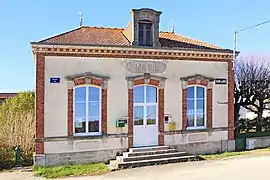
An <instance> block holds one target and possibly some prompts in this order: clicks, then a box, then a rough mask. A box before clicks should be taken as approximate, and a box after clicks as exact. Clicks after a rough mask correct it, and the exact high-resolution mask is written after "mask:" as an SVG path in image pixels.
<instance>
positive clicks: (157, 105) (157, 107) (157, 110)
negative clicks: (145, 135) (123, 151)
mask: <svg viewBox="0 0 270 180" xmlns="http://www.w3.org/2000/svg"><path fill="white" fill-rule="evenodd" d="M140 86H141V87H143V89H144V98H143V99H144V102H143V103H134V96H133V119H132V123H133V147H135V146H136V145H135V133H136V131H135V128H136V126H138V129H139V128H143V127H144V130H146V131H147V126H150V127H151V126H152V127H153V126H155V127H156V129H157V130H156V131H157V132H156V137H155V138H157V142H156V144H152V145H151V146H155V145H158V134H159V88H158V87H157V86H154V85H151V84H140V85H136V86H134V87H133V89H134V88H136V87H140ZM147 86H150V87H154V88H155V89H156V102H155V103H147V102H146V97H147V96H146V93H147ZM154 105H155V106H156V123H155V124H154V125H153V124H152V125H151V124H150V125H147V107H148V106H154ZM136 106H141V107H143V125H134V122H135V117H134V111H135V107H136ZM150 137H153V136H150ZM143 146H144V145H143ZM143 146H140V147H143ZM145 146H148V145H147V144H146V145H145ZM136 147H139V146H136Z"/></svg>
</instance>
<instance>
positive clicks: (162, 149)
mask: <svg viewBox="0 0 270 180" xmlns="http://www.w3.org/2000/svg"><path fill="white" fill-rule="evenodd" d="M198 160H200V158H199V157H198V156H194V155H190V154H188V153H186V152H181V151H178V150H177V149H171V148H169V147H168V146H155V147H143V148H130V149H129V152H124V153H123V155H122V156H117V157H116V160H112V161H110V164H109V168H111V169H124V168H134V167H142V166H151V165H158V164H168V163H178V162H188V161H198Z"/></svg>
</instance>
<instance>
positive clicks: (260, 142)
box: [246, 136, 270, 149]
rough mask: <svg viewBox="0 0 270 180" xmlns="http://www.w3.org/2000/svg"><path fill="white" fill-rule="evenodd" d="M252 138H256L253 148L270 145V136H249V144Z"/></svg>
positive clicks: (247, 141)
mask: <svg viewBox="0 0 270 180" xmlns="http://www.w3.org/2000/svg"><path fill="white" fill-rule="evenodd" d="M250 140H255V142H254V144H253V145H254V146H253V148H251V149H256V148H265V147H270V136H266V137H255V138H247V139H246V144H247V145H248V143H249V141H250Z"/></svg>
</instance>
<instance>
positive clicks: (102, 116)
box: [101, 89, 108, 135]
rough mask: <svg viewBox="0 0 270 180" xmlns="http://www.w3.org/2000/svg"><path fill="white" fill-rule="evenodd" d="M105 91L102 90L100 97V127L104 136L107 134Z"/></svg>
mask: <svg viewBox="0 0 270 180" xmlns="http://www.w3.org/2000/svg"><path fill="white" fill-rule="evenodd" d="M107 91H108V90H107V89H102V97H101V103H102V104H101V106H102V107H101V113H102V114H101V125H102V134H103V135H105V134H107V127H108V122H107V106H108V103H107Z"/></svg>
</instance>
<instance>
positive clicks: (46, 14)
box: [0, 0, 270, 92]
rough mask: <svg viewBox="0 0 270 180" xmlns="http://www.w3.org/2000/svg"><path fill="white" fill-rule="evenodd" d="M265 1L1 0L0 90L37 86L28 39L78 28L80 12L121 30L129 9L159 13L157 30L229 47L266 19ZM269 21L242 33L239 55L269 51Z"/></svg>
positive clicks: (98, 23)
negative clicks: (241, 30)
mask: <svg viewBox="0 0 270 180" xmlns="http://www.w3.org/2000/svg"><path fill="white" fill-rule="evenodd" d="M269 7H270V1H269V0H257V1H251V0H237V1H236V0H226V1H225V0H223V1H221V0H219V1H218V0H125V1H124V0H114V1H112V0H98V1H94V0H76V1H68V0H57V1H56V0H43V1H37V0H26V1H21V0H1V2H0V27H1V28H0V92H19V91H27V90H33V89H35V73H34V72H35V67H34V59H33V55H32V51H31V45H30V42H31V41H39V40H41V39H43V38H46V37H50V36H52V35H56V34H59V33H62V32H65V31H68V30H71V29H74V28H77V27H78V26H79V18H80V16H79V12H83V24H84V25H88V26H103V27H120V28H125V27H126V26H127V24H128V22H129V21H130V19H131V16H130V10H131V9H133V8H153V9H156V10H159V11H162V14H161V19H160V21H161V22H160V30H161V31H170V28H171V22H172V20H173V21H174V26H175V33H177V34H181V35H184V36H188V37H192V38H194V39H198V40H202V41H205V42H208V43H211V44H215V45H218V46H221V47H223V48H229V49H233V32H234V30H235V29H242V28H246V27H248V26H251V25H254V24H257V23H260V22H263V21H266V20H269V19H270V12H269ZM269 40H270V23H268V24H264V25H262V26H259V27H256V28H253V29H249V30H247V31H243V32H241V33H240V34H239V35H238V38H237V42H238V43H237V45H238V46H237V50H239V51H240V52H241V54H242V55H243V54H244V55H245V54H257V55H260V54H264V55H265V54H268V52H270V41H269Z"/></svg>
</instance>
